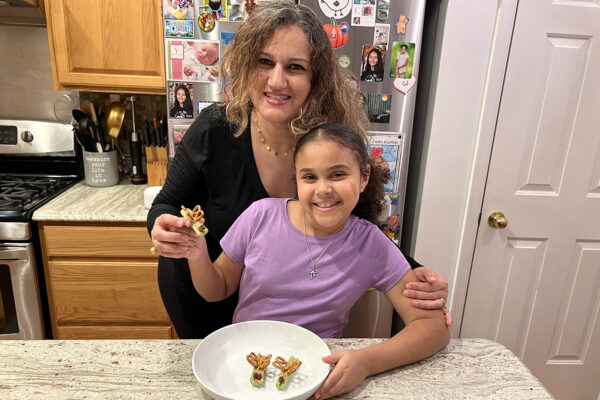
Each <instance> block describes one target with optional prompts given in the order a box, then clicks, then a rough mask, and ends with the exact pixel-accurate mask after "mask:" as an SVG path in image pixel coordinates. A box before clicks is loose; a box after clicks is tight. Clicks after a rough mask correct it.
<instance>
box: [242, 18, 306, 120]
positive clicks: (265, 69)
mask: <svg viewBox="0 0 600 400" xmlns="http://www.w3.org/2000/svg"><path fill="white" fill-rule="evenodd" d="M257 57H258V67H257V68H256V70H255V71H254V72H253V73H252V77H251V80H250V82H252V83H251V85H252V87H251V88H250V99H251V100H252V104H253V105H254V107H256V108H257V109H258V112H259V114H260V115H261V116H262V118H264V119H265V120H266V121H268V122H270V123H273V124H281V123H288V122H290V121H291V120H292V119H294V118H295V117H296V116H297V115H298V113H299V112H300V108H301V107H302V105H303V104H304V102H305V101H306V98H307V97H308V93H309V92H310V87H311V84H310V82H311V78H312V70H311V66H310V47H309V45H308V42H307V41H306V35H305V34H304V32H303V31H302V29H300V28H298V27H297V26H281V27H279V28H277V29H276V30H275V32H274V33H273V36H271V38H269V40H267V41H266V43H265V45H264V47H263V49H262V50H261V51H260V53H259V54H258V55H257Z"/></svg>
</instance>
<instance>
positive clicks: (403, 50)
mask: <svg viewBox="0 0 600 400" xmlns="http://www.w3.org/2000/svg"><path fill="white" fill-rule="evenodd" d="M400 53H401V54H404V53H406V47H404V46H402V47H400Z"/></svg>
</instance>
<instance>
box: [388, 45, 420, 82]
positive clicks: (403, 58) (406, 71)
mask: <svg viewBox="0 0 600 400" xmlns="http://www.w3.org/2000/svg"><path fill="white" fill-rule="evenodd" d="M414 59H415V44H414V43H408V42H394V43H393V44H392V59H391V60H392V62H391V64H390V78H403V79H410V77H411V76H412V71H413V61H414Z"/></svg>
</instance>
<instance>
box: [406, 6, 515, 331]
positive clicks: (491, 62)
mask: <svg viewBox="0 0 600 400" xmlns="http://www.w3.org/2000/svg"><path fill="white" fill-rule="evenodd" d="M516 1H517V0H504V1H502V0H497V1H492V0H482V1H473V0H470V1H469V0H444V2H443V4H442V9H441V15H440V25H439V27H438V40H437V44H436V50H435V52H436V54H435V63H436V65H434V68H433V82H434V83H433V84H432V87H431V90H430V93H429V98H430V104H429V109H428V117H427V128H426V133H425V135H426V136H425V144H424V155H423V159H422V163H421V175H420V178H421V181H420V182H419V189H420V190H419V193H418V198H417V207H416V208H417V209H416V210H415V214H416V216H417V217H416V218H417V221H416V223H415V225H414V230H413V237H414V238H415V239H414V241H413V248H412V249H411V253H412V254H414V257H415V259H417V260H419V262H421V263H422V264H424V265H428V266H431V267H433V268H435V269H436V270H437V271H439V272H440V273H441V274H442V275H444V276H445V277H447V279H448V281H449V283H450V287H449V289H450V294H449V300H450V310H451V311H452V315H453V319H454V323H453V327H452V335H453V336H454V337H457V336H458V335H459V328H460V323H461V318H462V311H463V307H464V301H465V298H466V292H467V284H468V278H469V271H470V267H471V259H472V255H473V247H474V244H475V236H476V233H477V224H478V216H479V212H480V209H481V201H482V199H483V192H484V186H485V177H486V173H487V166H488V163H489V157H490V153H491V146H492V141H493V133H494V125H495V121H496V114H497V109H498V104H499V101H500V94H501V88H502V81H503V76H504V66H505V65H506V58H507V55H508V48H509V44H510V32H511V30H512V24H513V21H514V15H515V10H516Z"/></svg>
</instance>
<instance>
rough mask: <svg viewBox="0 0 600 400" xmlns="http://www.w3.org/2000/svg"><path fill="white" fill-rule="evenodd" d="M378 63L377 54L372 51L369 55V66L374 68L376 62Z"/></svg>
mask: <svg viewBox="0 0 600 400" xmlns="http://www.w3.org/2000/svg"><path fill="white" fill-rule="evenodd" d="M378 61H379V57H377V53H375V52H374V51H372V52H370V53H369V65H370V66H371V67H374V66H376V65H377V62H378Z"/></svg>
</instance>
